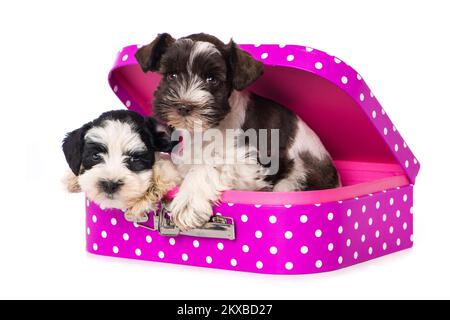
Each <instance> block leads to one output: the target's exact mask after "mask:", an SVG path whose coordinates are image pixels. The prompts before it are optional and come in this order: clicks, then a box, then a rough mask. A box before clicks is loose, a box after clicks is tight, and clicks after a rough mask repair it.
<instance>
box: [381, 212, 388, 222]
mask: <svg viewBox="0 0 450 320" xmlns="http://www.w3.org/2000/svg"><path fill="white" fill-rule="evenodd" d="M382 219H383V222H386V220H387V214H386V213H385V214H383V217H382Z"/></svg>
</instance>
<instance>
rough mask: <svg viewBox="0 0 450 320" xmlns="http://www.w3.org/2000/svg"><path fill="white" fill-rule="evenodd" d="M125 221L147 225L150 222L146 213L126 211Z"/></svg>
mask: <svg viewBox="0 0 450 320" xmlns="http://www.w3.org/2000/svg"><path fill="white" fill-rule="evenodd" d="M125 220H127V221H128V222H135V223H145V222H147V221H148V215H147V213H145V212H133V211H130V210H127V211H125Z"/></svg>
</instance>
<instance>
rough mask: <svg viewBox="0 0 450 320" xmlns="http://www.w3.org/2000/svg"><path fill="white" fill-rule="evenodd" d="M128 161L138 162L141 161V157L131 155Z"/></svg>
mask: <svg viewBox="0 0 450 320" xmlns="http://www.w3.org/2000/svg"><path fill="white" fill-rule="evenodd" d="M128 161H130V163H136V162H139V161H141V159H140V158H138V157H130V158H129V160H128Z"/></svg>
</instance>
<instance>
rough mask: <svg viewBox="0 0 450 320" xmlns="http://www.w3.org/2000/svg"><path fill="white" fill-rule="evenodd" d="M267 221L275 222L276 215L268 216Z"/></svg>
mask: <svg viewBox="0 0 450 320" xmlns="http://www.w3.org/2000/svg"><path fill="white" fill-rule="evenodd" d="M269 222H270V223H272V224H274V223H277V217H275V216H270V217H269Z"/></svg>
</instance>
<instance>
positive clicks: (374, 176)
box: [86, 45, 419, 274]
mask: <svg viewBox="0 0 450 320" xmlns="http://www.w3.org/2000/svg"><path fill="white" fill-rule="evenodd" d="M240 47H241V48H242V49H243V50H246V51H248V52H249V53H250V54H251V55H252V56H253V57H254V58H256V59H259V60H261V61H262V62H263V63H264V64H265V72H264V75H263V76H262V77H261V78H260V79H259V80H258V81H256V83H255V84H254V85H252V87H251V88H250V90H252V91H254V92H256V93H258V94H260V95H262V96H265V97H267V98H270V99H273V100H276V101H278V102H280V103H282V104H283V105H285V106H287V107H288V108H291V109H292V110H294V111H295V112H296V113H297V114H299V116H301V117H302V118H303V119H304V120H305V121H306V122H307V123H308V124H309V125H310V126H311V127H312V128H313V129H314V130H315V131H316V132H317V133H318V135H319V136H320V137H321V139H322V141H323V143H324V144H325V146H326V147H327V148H328V150H329V151H330V153H331V155H332V156H333V159H334V161H335V164H336V166H337V168H338V170H339V173H340V175H341V178H342V181H343V187H342V188H338V189H333V190H324V191H308V192H289V193H270V192H243V191H233V190H230V191H226V192H224V193H223V194H222V202H221V203H220V204H219V205H217V206H215V207H214V212H215V214H216V215H217V216H223V217H228V219H229V220H230V221H231V220H232V221H233V226H234V229H235V238H234V239H233V240H229V239H216V238H203V237H193V236H184V235H179V236H177V237H166V236H162V235H160V234H159V233H158V232H157V231H151V230H148V229H144V228H140V227H139V226H137V225H135V224H132V223H129V222H126V221H125V219H124V217H123V212H122V211H120V210H102V209H101V208H100V207H99V206H98V205H97V204H95V203H92V202H90V201H89V200H87V201H86V213H87V214H86V217H87V219H86V224H87V229H86V237H87V250H88V251H89V252H91V253H93V254H99V255H106V256H114V257H122V258H131V259H140V260H148V261H157V262H165V263H175V264H182V265H191V266H200V267H208V268H219V269H228V270H236V271H246V272H256V273H270V274H308V273H317V272H325V271H332V270H337V269H340V268H344V267H348V266H351V265H354V264H357V263H361V262H364V261H367V260H370V259H374V258H377V257H380V256H383V255H386V254H389V253H393V252H396V251H399V250H404V249H407V248H410V247H411V246H412V245H413V236H412V234H413V206H412V205H413V186H414V182H415V178H416V176H417V173H418V171H419V163H418V161H417V160H416V158H415V157H414V155H413V154H412V152H411V150H410V149H409V148H408V146H407V144H406V143H405V141H404V140H403V138H402V137H401V135H400V133H399V132H398V130H397V129H396V127H395V126H394V125H393V124H392V122H391V121H390V120H389V118H388V116H387V114H386V112H385V111H384V109H383V108H382V107H381V105H380V104H379V102H378V100H377V99H376V98H375V96H374V95H373V93H372V92H371V91H370V89H369V87H368V86H367V85H366V83H365V82H364V80H363V79H362V77H361V76H360V75H359V74H358V73H357V72H356V71H355V70H354V69H352V68H351V67H350V66H348V65H347V64H345V63H344V62H343V61H342V60H341V59H339V58H337V57H334V56H331V55H328V54H326V53H324V52H322V51H319V50H316V49H312V48H308V47H303V46H297V45H241V46H240ZM136 50H137V46H129V47H126V48H124V49H123V50H122V51H121V52H120V53H119V55H118V58H117V60H116V62H115V65H114V67H113V69H112V71H111V73H110V74H109V83H110V85H111V88H112V89H113V92H114V93H115V94H116V95H117V96H118V98H119V99H120V100H121V101H122V103H123V104H124V105H125V106H126V107H127V108H129V109H131V110H134V111H137V112H140V113H142V114H151V109H152V105H151V101H152V93H153V91H154V90H155V88H156V86H157V84H158V81H159V78H160V77H159V75H158V74H156V73H147V74H144V73H143V72H142V71H141V70H140V68H139V66H138V65H137V62H136V60H135V59H134V54H135V52H136Z"/></svg>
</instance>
